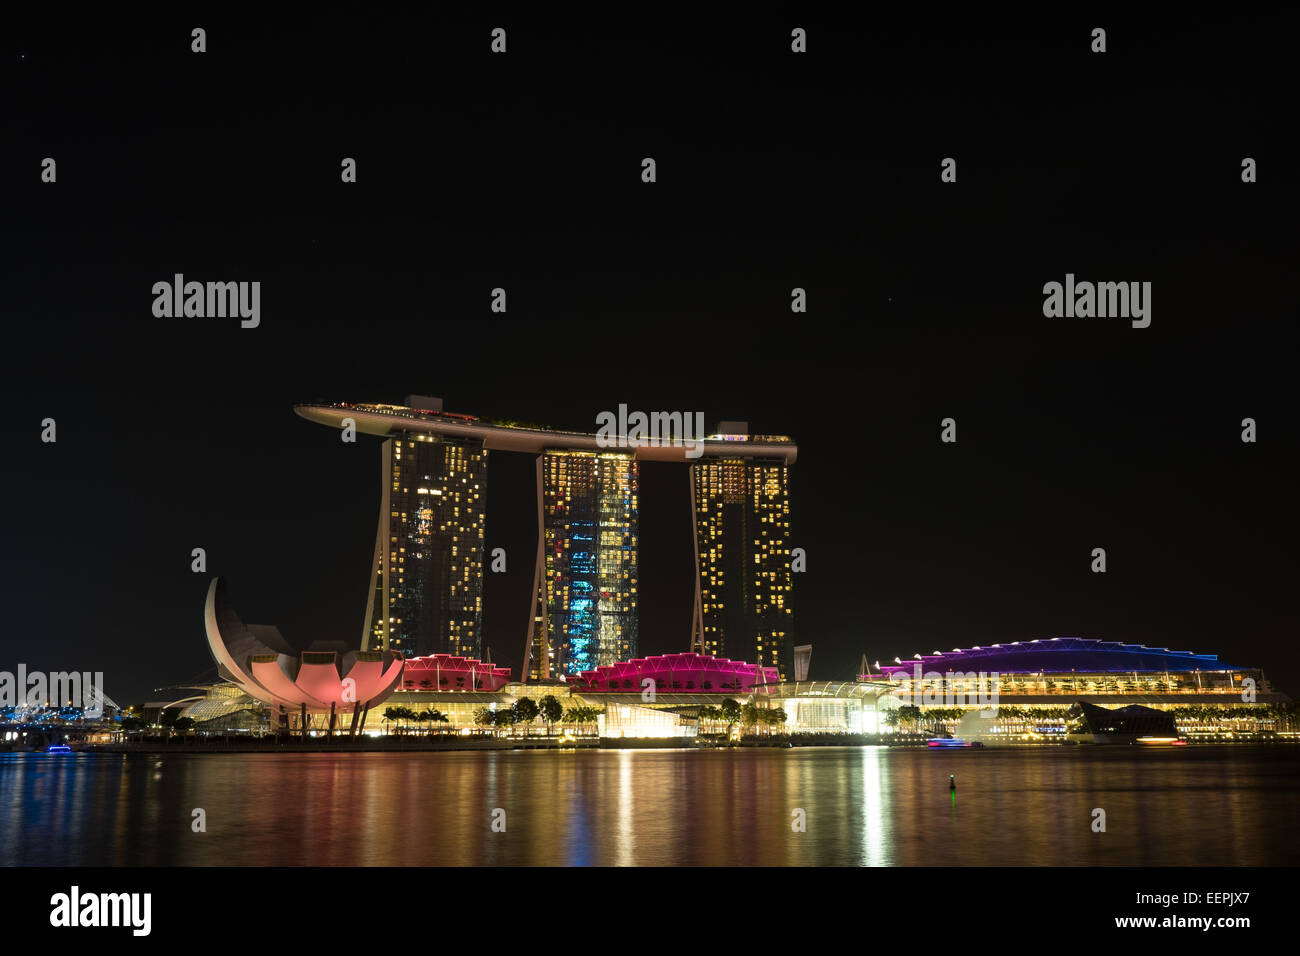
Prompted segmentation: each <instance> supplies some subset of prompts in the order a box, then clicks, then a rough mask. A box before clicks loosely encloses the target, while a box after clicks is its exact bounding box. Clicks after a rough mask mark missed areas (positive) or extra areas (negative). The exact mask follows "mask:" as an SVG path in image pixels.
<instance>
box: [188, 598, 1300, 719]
mask: <svg viewBox="0 0 1300 956" xmlns="http://www.w3.org/2000/svg"><path fill="white" fill-rule="evenodd" d="M207 621H208V639H209V645H210V647H211V649H212V652H213V656H214V658H215V659H216V660H217V661H218V663H219V670H220V672H221V676H222V677H223V678H224V681H223V682H222V683H221V684H219V685H217V686H216V687H214V688H213V689H212V690H210V691H209V692H208V693H206V694H204V695H202V698H201V699H195V698H194V697H190V698H186V699H182V700H178V701H176V702H174V704H173V705H170V706H175V707H177V708H179V709H180V710H181V714H182V716H189V717H192V718H193V719H194V720H195V723H196V726H197V730H198V731H199V732H200V733H203V732H208V733H222V732H230V731H240V732H257V731H258V730H259V729H263V730H265V731H267V732H270V731H272V729H273V728H274V729H276V730H278V731H280V732H285V731H288V732H295V733H301V732H302V731H303V728H304V725H305V727H306V730H307V733H311V734H315V733H360V734H367V735H378V734H388V733H394V732H402V733H410V732H413V731H414V732H417V733H441V734H462V735H472V734H483V733H494V734H506V735H512V736H513V735H518V736H544V735H559V736H564V735H570V736H575V737H576V736H588V737H591V736H595V737H601V738H694V737H697V736H712V735H731V736H733V737H736V736H741V735H743V734H746V733H751V732H756V733H760V734H765V735H771V734H793V735H845V736H846V737H850V736H851V737H861V736H868V737H872V736H875V735H877V734H898V735H914V736H921V735H932V734H938V733H945V732H946V733H967V732H970V727H971V726H972V725H971V720H972V719H973V718H974V717H975V716H977V715H978V716H979V717H980V719H981V720H982V721H983V722H982V723H981V724H980V726H979V730H980V733H981V735H982V736H985V737H987V738H990V739H993V740H998V739H1001V740H1006V741H1012V740H1017V739H1046V738H1052V737H1061V736H1064V735H1065V733H1066V731H1067V729H1068V725H1069V722H1070V720H1071V707H1072V705H1075V704H1078V703H1086V704H1090V705H1097V706H1100V707H1104V708H1108V709H1117V708H1120V707H1126V706H1130V705H1141V706H1144V707H1148V708H1152V709H1154V710H1159V711H1167V712H1170V713H1171V714H1172V716H1173V717H1174V718H1175V720H1176V722H1177V725H1178V728H1179V731H1180V732H1181V733H1183V734H1186V735H1188V736H1192V737H1195V736H1197V735H1201V734H1203V735H1212V736H1214V735H1217V736H1223V735H1228V734H1231V735H1234V736H1236V735H1272V734H1289V733H1294V731H1295V730H1296V726H1295V720H1296V713H1295V706H1294V705H1293V704H1292V702H1291V700H1290V698H1289V697H1287V696H1286V695H1285V694H1281V693H1279V692H1277V691H1275V690H1274V689H1273V688H1272V686H1271V685H1270V684H1269V682H1268V680H1267V679H1266V678H1265V676H1264V673H1263V671H1262V670H1260V669H1259V668H1256V667H1243V666H1238V665H1234V664H1228V663H1225V662H1223V661H1220V660H1219V659H1218V657H1217V656H1215V655H1212V654H1194V653H1191V652H1186V651H1170V650H1168V649H1166V648H1152V647H1146V646H1143V645H1137V644H1121V643H1116V642H1104V641H1097V640H1088V639H1083V638H1050V639H1042V640H1032V641H1017V642H1012V643H1009V644H995V645H990V646H988V647H972V648H967V649H954V650H953V651H950V652H946V653H945V652H939V651H936V652H934V653H932V654H925V655H922V654H918V655H916V656H915V658H914V659H912V660H910V661H906V662H905V661H902V660H900V659H897V658H896V659H895V661H894V663H893V664H890V665H887V666H884V667H881V666H879V665H877V667H876V668H875V669H874V670H870V671H868V672H866V673H863V674H860V675H858V677H857V679H856V680H851V681H809V680H801V681H785V680H782V679H781V677H780V674H779V672H778V671H777V669H776V668H775V667H766V666H763V667H760V666H758V665H755V664H750V663H746V662H743V661H733V660H728V659H726V658H721V657H712V656H708V655H705V654H699V653H681V654H663V655H658V656H651V657H644V658H634V659H632V660H628V661H621V662H618V663H616V664H612V665H602V666H599V667H596V668H594V669H592V670H585V671H582V672H581V673H579V674H578V675H576V676H575V677H572V678H565V679H554V680H543V681H538V680H534V681H531V682H528V683H523V682H517V681H512V680H511V679H510V671H509V669H508V668H505V667H501V666H499V665H493V664H490V663H486V662H483V661H479V660H477V659H474V658H469V657H463V656H458V655H450V654H433V655H427V656H424V657H411V658H400V657H398V656H396V655H391V654H387V653H384V654H378V653H374V652H356V651H353V652H339V651H337V650H331V649H328V648H325V647H324V646H319V647H316V646H313V648H312V649H311V650H308V651H301V652H294V651H292V650H291V649H290V648H288V647H287V646H285V645H284V644H283V641H282V638H280V636H279V634H278V632H277V631H275V629H273V628H263V627H258V626H253V627H248V626H245V625H243V624H242V622H240V621H239V619H238V617H237V616H236V615H235V614H234V612H233V609H231V608H230V607H229V604H228V602H226V601H225V600H224V595H223V591H222V589H221V588H220V586H219V584H218V582H215V581H214V582H213V585H212V588H211V589H210V592H209V602H208V615H207ZM349 682H350V683H351V686H350V688H349ZM349 689H350V690H351V692H352V693H351V694H349V693H348V690H349ZM547 697H553V698H555V699H556V701H557V702H558V704H559V705H560V708H561V712H562V716H561V717H560V719H559V720H558V721H554V722H548V721H546V720H545V719H544V717H543V716H542V715H540V714H538V715H537V716H534V717H532V719H531V720H529V721H528V722H527V725H522V724H519V723H515V724H513V725H505V726H502V725H495V724H489V723H488V722H487V721H485V719H484V712H485V711H486V712H487V713H488V714H496V713H498V712H501V711H511V712H512V713H518V708H517V706H516V705H518V704H519V703H520V702H521V701H523V700H525V699H527V700H531V701H532V702H533V703H534V704H538V705H540V703H541V702H542V701H543V700H544V699H545V698H547ZM726 700H732V701H735V702H737V703H738V704H740V705H742V706H743V705H747V704H748V705H753V708H752V709H750V710H748V711H746V713H745V716H744V717H743V718H741V719H737V718H736V716H735V715H734V713H733V714H732V715H730V716H727V715H725V714H722V713H720V711H721V710H722V704H723V702H724V701H726ZM531 710H532V708H525V709H524V712H525V713H527V712H529V711H531ZM756 710H766V711H780V712H781V714H782V715H783V716H778V715H776V714H772V715H771V716H772V717H775V718H777V719H775V720H762V719H755V711H756ZM1076 711H1077V708H1076ZM401 714H404V715H405V716H391V715H401ZM435 714H436V716H434V715H435ZM251 716H256V717H257V719H250V717H251Z"/></svg>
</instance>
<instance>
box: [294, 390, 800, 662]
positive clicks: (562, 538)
mask: <svg viewBox="0 0 1300 956" xmlns="http://www.w3.org/2000/svg"><path fill="white" fill-rule="evenodd" d="M295 411H296V412H297V414H299V415H300V416H302V417H303V418H306V419H307V420H309V421H313V422H317V423H319V424H322V425H326V426H327V427H331V428H340V429H345V430H346V429H353V430H354V431H355V432H357V433H362V434H367V435H377V436H382V437H383V438H385V439H386V443H385V446H384V462H385V464H384V476H383V481H384V485H383V487H384V499H383V503H382V505H381V516H380V528H379V533H378V537H377V540H376V544H375V559H374V566H373V573H372V585H371V588H370V596H369V605H368V607H367V611H366V617H365V625H364V627H365V634H364V645H363V646H365V647H367V648H391V649H393V650H397V651H399V652H400V653H402V654H403V655H405V656H407V657H411V656H427V655H430V654H435V653H446V654H452V655H458V656H465V657H478V656H481V654H480V647H481V635H480V626H479V622H480V620H481V604H482V583H481V582H482V541H483V525H484V522H483V516H484V489H485V488H486V455H487V451H488V450H492V451H504V452H511V453H515V454H530V455H534V456H535V457H536V468H537V524H538V534H537V556H536V561H535V564H534V568H535V570H534V579H533V587H532V593H533V595H535V598H534V600H533V601H531V602H530V607H529V615H528V622H527V627H526V632H525V634H524V661H523V667H522V669H521V674H520V678H521V680H523V681H529V680H556V679H559V678H563V677H569V676H574V675H576V674H578V673H580V672H582V671H584V670H592V669H594V668H597V667H601V666H604V665H609V664H613V663H615V662H617V661H622V660H628V659H629V658H632V657H635V656H636V653H637V642H638V633H637V631H638V628H637V600H638V597H637V592H638V586H637V575H638V543H637V534H638V532H637V514H638V505H637V495H638V463H639V462H640V461H657V462H676V463H679V464H681V465H682V466H683V467H684V469H685V473H686V475H687V476H688V478H689V482H690V487H691V492H690V495H691V502H692V505H691V507H692V523H693V525H694V529H695V534H694V537H695V561H696V568H697V570H698V573H697V576H696V589H695V595H694V617H693V625H692V633H691V639H690V650H692V651H698V652H700V653H705V654H709V655H710V656H716V657H734V658H744V659H746V660H754V661H755V662H756V663H757V664H760V665H762V666H763V667H764V668H776V669H777V670H778V674H779V676H780V677H781V678H784V676H785V667H786V661H785V660H784V658H785V655H786V650H785V648H786V643H787V641H789V640H790V639H791V637H792V624H793V611H792V608H791V599H792V594H791V592H792V587H791V567H790V561H791V546H790V496H789V467H790V465H792V464H793V463H794V461H795V459H796V458H797V456H798V451H799V450H798V447H797V446H796V445H795V443H794V441H793V440H792V439H790V438H788V437H786V436H783V435H750V434H749V433H748V426H747V425H744V424H743V423H722V425H721V426H719V428H718V429H717V430H716V433H715V434H712V435H708V436H705V437H704V438H703V439H697V438H693V439H691V440H690V441H689V442H688V441H687V440H686V439H685V437H684V436H683V435H677V434H676V433H675V432H674V433H673V434H672V435H669V436H662V438H661V440H656V441H655V442H652V443H637V442H633V441H624V440H623V439H627V438H628V437H629V436H615V437H617V438H619V439H620V440H619V441H616V442H614V445H613V446H612V447H611V444H610V436H609V435H605V434H603V433H594V432H580V431H568V430H563V429H555V428H550V427H547V426H544V425H536V424H526V423H522V422H516V421H507V420H501V419H492V418H484V417H480V416H475V415H464V414H459V413H452V412H447V411H443V409H442V401H441V399H436V398H428V397H423V396H407V398H406V404H404V405H388V404H376V403H360V404H357V403H350V402H336V403H329V404H317V403H309V404H302V405H298V406H295ZM655 414H659V413H655ZM732 425H734V426H736V427H729V426H732ZM623 448H626V451H623V450H617V451H616V450H614V449H623ZM399 452H400V454H399ZM421 489H423V490H421Z"/></svg>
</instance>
